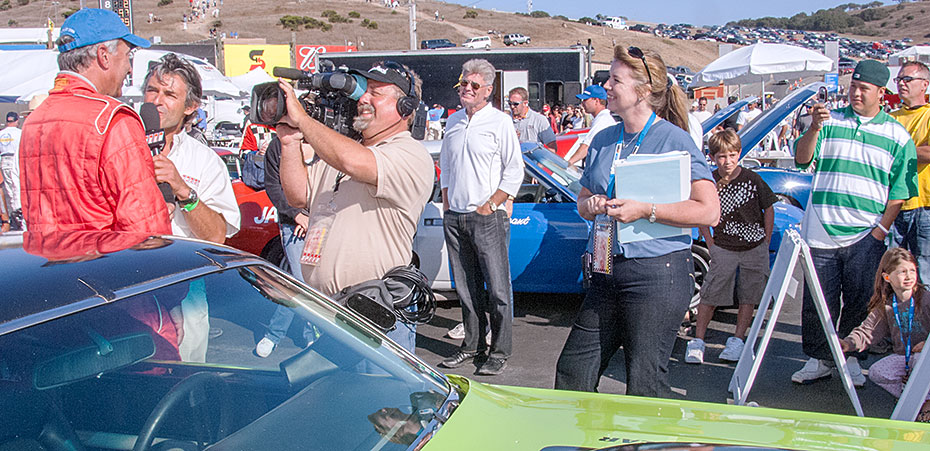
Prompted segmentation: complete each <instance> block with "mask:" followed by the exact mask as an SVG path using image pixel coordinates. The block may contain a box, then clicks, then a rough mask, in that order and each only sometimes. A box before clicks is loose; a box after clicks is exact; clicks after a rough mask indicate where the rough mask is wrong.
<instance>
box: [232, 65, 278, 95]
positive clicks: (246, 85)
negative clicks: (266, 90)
mask: <svg viewBox="0 0 930 451" xmlns="http://www.w3.org/2000/svg"><path fill="white" fill-rule="evenodd" d="M229 79H230V81H232V82H233V84H234V85H236V86H238V87H239V89H241V90H243V91H245V92H249V93H250V92H252V87H253V86H255V85H257V84H259V83H266V82H269V81H274V78H273V77H272V76H271V75H268V72H265V70H264V69H262V68H259V67H256V68H255V69H252V70H251V71H250V72H246V73H244V74H242V75H236V76H235V77H230V78H229Z"/></svg>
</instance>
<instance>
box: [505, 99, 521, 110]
mask: <svg viewBox="0 0 930 451" xmlns="http://www.w3.org/2000/svg"><path fill="white" fill-rule="evenodd" d="M522 103H523V102H511V101H509V100H508V101H507V104H508V105H510V107H511V108H513V107H515V106H517V105H520V104H522Z"/></svg>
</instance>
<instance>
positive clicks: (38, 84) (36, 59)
mask: <svg viewBox="0 0 930 451" xmlns="http://www.w3.org/2000/svg"><path fill="white" fill-rule="evenodd" d="M0 65H2V67H3V68H4V69H3V71H4V73H3V77H2V78H0V99H2V100H0V101H5V102H13V101H17V100H18V99H19V98H20V97H23V96H31V95H33V94H34V93H36V92H48V90H49V89H52V84H53V83H54V80H55V74H57V73H58V52H57V51H54V50H0ZM25 101H26V102H28V101H29V100H28V99H26V100H25Z"/></svg>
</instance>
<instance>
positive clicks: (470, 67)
mask: <svg viewBox="0 0 930 451" xmlns="http://www.w3.org/2000/svg"><path fill="white" fill-rule="evenodd" d="M494 74H495V70H494V66H492V65H491V63H489V62H487V61H486V60H482V59H472V60H469V61H466V62H465V64H464V65H463V66H462V78H461V81H460V82H459V100H460V101H461V103H462V105H463V106H464V107H465V108H463V109H461V110H459V111H457V112H455V114H453V115H451V116H449V119H448V121H447V122H446V133H445V136H444V137H443V140H442V150H441V151H440V154H439V169H440V178H439V184H440V187H441V188H442V203H443V209H444V210H445V213H444V214H443V229H444V231H445V236H446V245H447V246H448V250H449V265H450V266H451V268H452V277H453V278H454V280H455V291H456V294H458V297H459V301H460V302H461V304H462V322H463V323H464V325H465V341H464V342H463V343H462V346H461V347H460V348H459V351H458V352H456V353H455V355H453V356H451V357H449V358H447V359H445V360H443V361H442V363H440V365H441V366H443V367H446V368H457V367H459V366H462V365H464V364H465V363H468V362H471V361H474V360H476V357H479V356H480V357H481V358H480V359H478V360H479V361H478V362H477V363H478V364H479V365H480V366H479V368H478V371H477V372H476V373H475V374H479V375H488V376H490V375H496V374H500V373H501V372H503V370H504V367H505V366H506V362H507V359H508V358H509V357H510V354H511V352H512V350H513V344H512V331H513V319H512V318H513V314H512V310H511V309H512V306H511V299H512V298H513V289H512V286H511V281H510V263H509V258H508V257H509V254H508V246H509V244H510V215H509V210H510V208H511V202H510V201H511V200H512V199H513V196H514V195H516V194H517V190H519V189H520V184H521V183H522V182H523V155H522V153H521V152H520V143H519V142H518V141H517V133H516V131H515V130H514V125H513V121H511V120H510V117H508V116H507V115H506V114H504V113H503V112H501V111H499V110H497V109H495V108H494V107H493V106H491V105H490V104H489V103H488V100H489V99H490V97H491V93H492V91H493V90H494ZM488 315H490V318H491V319H490V326H491V349H490V353H489V355H488V358H487V361H484V362H481V360H483V357H484V356H483V353H482V352H481V351H482V349H480V348H479V346H481V347H483V346H484V344H485V343H484V340H483V339H482V338H483V337H485V335H486V333H487V332H486V331H487V327H488V320H487V316H488Z"/></svg>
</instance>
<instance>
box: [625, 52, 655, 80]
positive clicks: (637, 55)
mask: <svg viewBox="0 0 930 451" xmlns="http://www.w3.org/2000/svg"><path fill="white" fill-rule="evenodd" d="M626 52H627V53H629V54H630V56H632V57H633V58H639V59H641V60H642V61H643V68H645V69H646V75H648V76H649V86H652V74H651V73H649V65H648V64H646V54H645V53H643V51H642V49H640V48H639V47H633V46H631V47H630V48H628V49H626Z"/></svg>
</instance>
